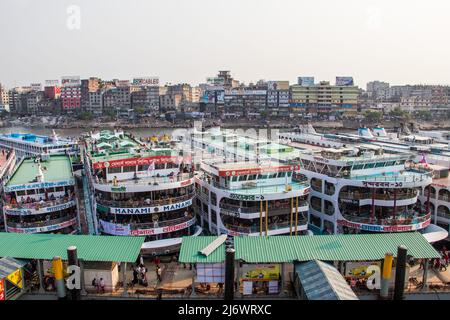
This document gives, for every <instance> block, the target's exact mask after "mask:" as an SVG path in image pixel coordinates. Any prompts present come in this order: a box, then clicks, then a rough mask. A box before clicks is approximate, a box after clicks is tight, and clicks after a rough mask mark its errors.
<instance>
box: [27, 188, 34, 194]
mask: <svg viewBox="0 0 450 320" xmlns="http://www.w3.org/2000/svg"><path fill="white" fill-rule="evenodd" d="M27 194H36V190H35V189H31V190H27Z"/></svg>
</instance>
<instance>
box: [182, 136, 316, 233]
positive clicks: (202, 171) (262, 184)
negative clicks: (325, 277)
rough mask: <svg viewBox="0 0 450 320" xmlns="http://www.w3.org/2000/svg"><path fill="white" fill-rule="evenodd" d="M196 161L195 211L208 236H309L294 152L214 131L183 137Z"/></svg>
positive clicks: (304, 193) (304, 184) (304, 189)
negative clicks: (196, 157)
mask: <svg viewBox="0 0 450 320" xmlns="http://www.w3.org/2000/svg"><path fill="white" fill-rule="evenodd" d="M183 138H184V139H185V143H186V145H187V146H189V147H190V148H192V149H193V150H194V151H195V154H196V156H198V157H199V158H200V161H199V163H200V165H199V168H198V170H199V173H198V175H197V176H196V178H195V180H196V189H197V200H196V203H195V208H196V211H197V213H198V215H199V219H200V221H201V224H202V227H204V228H205V229H206V230H208V231H209V232H210V233H212V234H229V235H263V234H264V235H279V234H305V233H307V225H308V224H307V214H308V203H307V201H306V200H307V197H308V192H309V185H308V183H307V182H306V177H304V176H302V175H301V174H300V173H298V172H297V171H298V170H299V168H300V166H299V165H296V164H294V162H295V161H291V160H293V159H295V157H296V156H297V152H296V151H295V149H294V148H292V147H290V146H286V145H281V144H278V143H274V142H271V141H268V140H267V139H257V138H254V137H250V136H244V135H238V134H235V133H230V132H226V131H222V130H220V128H212V129H210V130H207V131H204V132H196V131H192V132H191V134H187V135H185V136H184V137H183Z"/></svg>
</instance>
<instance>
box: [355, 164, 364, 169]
mask: <svg viewBox="0 0 450 320" xmlns="http://www.w3.org/2000/svg"><path fill="white" fill-rule="evenodd" d="M362 168H364V165H363V164H356V165H354V166H353V170H360V169H362Z"/></svg>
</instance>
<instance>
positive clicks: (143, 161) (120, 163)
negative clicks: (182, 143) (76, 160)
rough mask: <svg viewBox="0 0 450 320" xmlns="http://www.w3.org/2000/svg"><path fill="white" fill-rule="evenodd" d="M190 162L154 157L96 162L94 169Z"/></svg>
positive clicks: (187, 159)
mask: <svg viewBox="0 0 450 320" xmlns="http://www.w3.org/2000/svg"><path fill="white" fill-rule="evenodd" d="M183 161H184V162H190V161H191V158H190V157H184V158H183V157H179V156H153V157H145V158H128V159H121V160H111V161H104V162H95V163H94V164H93V168H94V169H104V168H118V167H128V166H141V165H147V164H152V163H154V164H162V163H181V162H183Z"/></svg>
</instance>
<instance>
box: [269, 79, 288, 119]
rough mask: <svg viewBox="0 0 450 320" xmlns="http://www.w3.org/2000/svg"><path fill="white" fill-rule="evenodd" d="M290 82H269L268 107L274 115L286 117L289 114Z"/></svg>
mask: <svg viewBox="0 0 450 320" xmlns="http://www.w3.org/2000/svg"><path fill="white" fill-rule="evenodd" d="M289 98H290V93H289V81H268V82H267V107H268V108H269V109H270V110H271V111H272V114H274V113H278V114H279V115H284V116H286V115H287V114H288V113H289Z"/></svg>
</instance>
